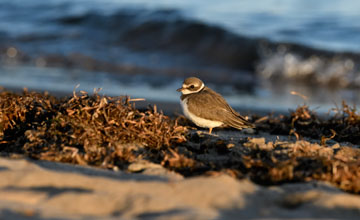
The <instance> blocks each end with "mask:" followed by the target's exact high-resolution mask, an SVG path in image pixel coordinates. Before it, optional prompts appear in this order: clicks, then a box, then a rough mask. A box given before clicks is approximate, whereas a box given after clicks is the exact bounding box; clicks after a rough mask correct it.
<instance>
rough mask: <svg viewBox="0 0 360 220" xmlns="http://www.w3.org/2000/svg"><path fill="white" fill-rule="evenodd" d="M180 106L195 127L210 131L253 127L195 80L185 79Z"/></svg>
mask: <svg viewBox="0 0 360 220" xmlns="http://www.w3.org/2000/svg"><path fill="white" fill-rule="evenodd" d="M176 91H178V92H181V93H182V95H181V97H180V104H181V107H182V110H183V112H184V114H185V116H186V117H187V118H188V119H190V120H191V121H192V122H194V123H195V124H196V125H197V126H199V127H203V128H209V134H211V132H212V129H213V128H215V127H220V126H223V125H225V126H230V127H233V128H236V129H239V130H241V129H243V128H253V127H254V125H253V124H251V123H250V122H248V121H247V120H246V119H245V118H244V117H242V116H241V115H240V114H239V113H237V112H236V111H235V110H234V109H233V108H231V107H230V105H229V104H228V103H227V102H226V100H225V99H224V98H223V97H222V96H221V95H220V94H218V93H216V92H215V91H213V90H212V89H210V88H208V87H207V86H205V85H204V83H203V82H202V81H201V80H200V79H198V78H196V77H189V78H187V79H185V81H184V83H183V85H182V87H181V88H179V89H177V90H176Z"/></svg>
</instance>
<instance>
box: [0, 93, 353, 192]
mask: <svg viewBox="0 0 360 220" xmlns="http://www.w3.org/2000/svg"><path fill="white" fill-rule="evenodd" d="M134 101H136V100H131V99H130V98H129V97H107V96H100V95H99V94H97V93H95V94H93V95H88V94H87V93H85V92H80V94H75V93H74V95H73V96H72V97H69V98H62V99H59V98H55V97H53V96H50V95H49V94H46V93H44V94H41V93H36V92H28V91H26V90H25V91H24V92H23V93H22V94H15V93H11V92H6V91H3V92H0V153H1V155H10V156H11V155H13V154H14V153H15V154H23V155H26V156H29V157H31V158H34V159H40V160H51V161H59V162H66V163H74V164H81V165H91V166H97V167H102V168H106V169H113V170H118V169H122V170H127V168H128V166H129V165H130V164H131V163H133V164H136V163H137V162H139V161H149V162H150V163H156V164H158V165H157V166H160V165H161V166H163V167H165V168H167V169H169V170H173V171H175V172H178V173H180V174H182V175H184V176H196V175H218V174H220V173H221V174H224V173H225V174H227V175H230V176H233V177H235V178H244V177H249V178H250V179H252V180H253V181H255V182H256V183H259V184H263V185H273V184H281V183H285V182H299V181H310V180H322V181H327V182H330V183H332V184H334V185H335V186H337V187H339V188H340V189H342V190H345V191H348V192H351V193H359V192H360V162H359V161H360V149H357V148H352V147H346V146H340V145H339V144H334V140H338V141H339V140H341V141H343V140H346V141H349V142H352V143H358V142H359V140H360V139H359V135H360V134H359V132H358V131H359V125H360V116H359V114H358V113H357V111H356V109H355V108H352V107H350V106H348V105H347V104H346V103H343V106H342V108H341V109H337V110H338V111H337V113H336V114H334V115H333V116H331V117H328V118H321V117H319V116H318V115H317V114H316V112H314V111H310V110H309V107H308V106H306V105H303V106H300V107H299V108H298V109H296V110H295V111H292V112H290V114H289V115H279V116H276V117H275V116H272V115H268V116H265V117H261V118H260V117H257V116H253V117H252V118H253V121H254V122H255V123H256V125H257V129H258V130H264V131H267V132H271V133H274V134H285V135H295V136H296V137H297V139H299V140H298V141H295V142H290V141H285V142H284V141H283V142H281V141H275V142H266V140H265V138H241V139H226V140H223V139H220V138H217V137H214V136H211V135H207V134H202V133H198V132H195V131H193V130H192V129H191V128H190V127H187V126H183V125H180V124H186V123H187V121H186V120H184V118H183V117H178V118H177V119H171V118H169V117H168V116H165V115H163V114H162V113H160V112H158V111H157V109H156V106H154V107H152V108H149V109H148V110H145V111H140V110H138V109H136V108H135V102H134ZM302 137H312V138H315V140H318V141H315V142H312V143H311V142H308V141H304V140H300V139H302ZM330 140H332V141H330ZM316 142H317V143H316ZM330 142H332V143H333V145H330V144H329V143H330ZM135 170H136V169H135Z"/></svg>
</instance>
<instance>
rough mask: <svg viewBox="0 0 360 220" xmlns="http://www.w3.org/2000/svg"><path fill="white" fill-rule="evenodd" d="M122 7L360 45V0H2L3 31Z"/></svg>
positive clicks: (283, 37)
mask: <svg viewBox="0 0 360 220" xmlns="http://www.w3.org/2000/svg"><path fill="white" fill-rule="evenodd" d="M121 8H145V9H171V10H179V11H180V12H181V13H182V14H183V15H185V16H188V17H190V18H195V19H198V20H200V21H203V22H207V23H211V24H216V25H220V26H223V27H225V28H227V29H229V30H231V31H233V32H236V33H239V34H243V35H246V36H253V37H262V38H266V39H270V40H274V41H287V42H295V43H300V44H304V45H308V46H312V47H316V48H322V49H328V50H335V51H356V52H359V51H360V22H359V21H360V1H356V0H342V1H339V0H317V1H313V0H257V1H253V0H241V1H237V0H223V1H221V2H219V1H215V0H208V1H193V0H173V1H168V0H158V1H146V0H75V1H74V0H50V1H42V0H29V1H23V0H12V1H2V2H0V33H1V32H4V33H7V34H14V35H16V34H23V33H26V32H33V31H36V32H42V31H44V32H48V31H52V30H54V29H53V27H52V26H49V25H48V24H46V23H44V22H42V21H43V19H44V18H46V19H53V18H56V17H61V16H63V15H66V14H69V15H70V14H81V13H86V12H88V11H99V12H101V13H113V12H114V11H116V10H119V9H121ZM39 21H41V22H40V23H38V22H39Z"/></svg>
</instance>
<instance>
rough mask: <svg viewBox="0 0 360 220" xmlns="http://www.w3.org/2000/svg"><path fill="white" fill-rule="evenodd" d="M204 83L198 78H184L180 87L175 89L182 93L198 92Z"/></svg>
mask: <svg viewBox="0 0 360 220" xmlns="http://www.w3.org/2000/svg"><path fill="white" fill-rule="evenodd" d="M204 86H205V85H204V83H203V81H201V80H200V79H199V78H196V77H189V78H187V79H185V80H184V83H183V84H182V87H181V88H179V89H177V90H176V91H178V92H181V93H182V94H183V95H187V94H191V93H197V92H200V91H201V90H202V89H203V88H204Z"/></svg>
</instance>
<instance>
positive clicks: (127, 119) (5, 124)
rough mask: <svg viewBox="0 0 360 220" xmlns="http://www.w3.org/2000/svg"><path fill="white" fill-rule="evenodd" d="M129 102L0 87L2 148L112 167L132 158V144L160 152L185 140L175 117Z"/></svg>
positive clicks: (46, 158)
mask: <svg viewBox="0 0 360 220" xmlns="http://www.w3.org/2000/svg"><path fill="white" fill-rule="evenodd" d="M132 101H136V100H131V99H130V98H128V97H116V98H112V97H105V96H100V95H98V94H97V93H95V94H94V95H92V96H89V95H88V94H87V93H85V92H82V94H80V95H77V94H75V93H74V96H73V97H71V98H65V99H62V100H59V99H57V98H55V97H53V96H50V95H48V94H40V93H35V92H31V93H29V92H27V91H24V93H23V94H22V95H18V94H14V93H9V92H2V93H1V94H0V103H1V104H0V105H1V106H0V109H1V110H0V138H1V145H0V149H1V152H2V153H9V152H12V153H20V154H25V155H28V156H29V157H31V158H35V159H44V160H53V161H60V162H67V163H75V164H82V165H85V164H86V165H93V166H100V167H104V168H113V169H116V168H124V166H125V165H126V164H127V163H128V162H131V161H132V159H134V158H135V157H136V156H135V155H133V154H132V153H131V151H132V149H133V148H136V146H137V145H141V146H144V150H148V151H149V152H148V154H150V153H153V154H156V153H160V154H161V152H160V151H161V149H162V148H164V147H169V146H171V145H173V144H174V143H177V142H183V141H185V136H184V134H185V131H186V128H185V127H183V126H179V125H177V121H176V120H175V121H173V120H171V119H170V118H168V117H167V116H164V115H163V114H161V113H159V112H157V109H156V107H154V108H153V109H152V110H147V111H144V112H141V111H139V110H136V109H135V108H134V107H133V105H132V104H131V102H132ZM128 143H130V144H131V145H129V146H127V145H126V144H128ZM155 152H156V153H155ZM145 154H146V152H143V155H139V157H140V156H144V155H145Z"/></svg>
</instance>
